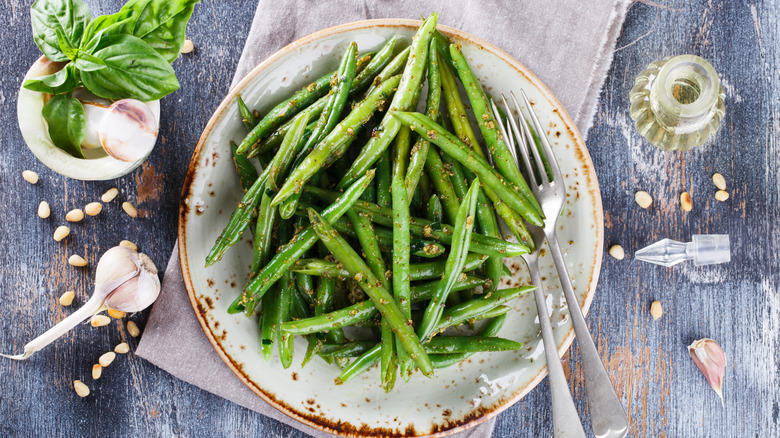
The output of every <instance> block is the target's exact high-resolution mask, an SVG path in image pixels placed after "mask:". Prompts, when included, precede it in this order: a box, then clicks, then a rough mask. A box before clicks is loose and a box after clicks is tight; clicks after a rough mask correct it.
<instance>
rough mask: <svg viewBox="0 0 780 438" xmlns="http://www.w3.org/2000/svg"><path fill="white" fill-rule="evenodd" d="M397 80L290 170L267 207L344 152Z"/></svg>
mask: <svg viewBox="0 0 780 438" xmlns="http://www.w3.org/2000/svg"><path fill="white" fill-rule="evenodd" d="M400 79H401V78H400V77H397V76H395V77H392V78H390V79H388V80H387V81H385V82H384V83H382V85H381V86H380V87H379V88H377V89H376V90H375V91H374V92H373V93H371V94H370V95H369V96H368V97H366V98H365V99H364V100H363V101H362V102H361V103H360V104H358V105H357V106H356V107H355V108H354V109H353V110H352V111H351V112H350V113H349V114H348V115H347V116H346V117H345V118H344V119H343V120H342V121H341V123H339V124H338V125H336V128H335V129H333V131H331V132H330V133H329V134H328V135H327V136H325V138H323V139H322V141H320V142H319V143H317V146H315V147H314V149H312V151H311V153H309V155H308V156H306V158H305V159H304V160H303V161H302V162H301V164H300V165H299V166H298V167H297V168H296V169H295V170H293V171H292V173H291V174H290V175H289V176H288V178H287V181H286V182H285V184H284V185H283V186H282V188H281V189H280V190H279V192H278V193H277V194H276V197H274V199H273V201H272V202H271V205H279V203H280V202H282V201H284V200H285V199H287V198H288V197H289V196H290V195H292V194H293V193H297V192H300V191H301V188H302V187H303V184H305V183H306V181H308V180H309V178H311V177H312V176H313V175H314V174H315V173H317V171H318V170H319V169H321V168H322V167H323V166H325V165H327V164H329V163H332V162H333V161H335V160H336V159H338V158H339V157H341V155H342V154H343V153H344V151H345V150H346V148H347V147H348V146H349V144H351V143H352V141H353V140H354V139H355V137H356V136H357V130H358V129H359V128H360V127H361V126H363V125H364V124H365V123H366V122H367V121H368V120H369V119H370V118H371V116H372V115H373V114H374V112H375V111H376V110H377V108H378V107H379V105H380V104H381V102H383V101H384V100H385V99H387V97H388V96H389V95H390V93H393V92H394V89H395V88H396V87H397V86H398V83H399V81H400Z"/></svg>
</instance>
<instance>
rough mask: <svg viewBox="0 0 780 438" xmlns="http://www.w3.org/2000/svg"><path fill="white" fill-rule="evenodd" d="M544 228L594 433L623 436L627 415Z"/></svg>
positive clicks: (553, 238)
mask: <svg viewBox="0 0 780 438" xmlns="http://www.w3.org/2000/svg"><path fill="white" fill-rule="evenodd" d="M545 231H546V232H545V234H546V235H547V242H548V243H549V245H550V253H551V254H552V257H553V261H554V262H555V267H556V269H557V270H558V277H559V278H560V280H561V286H562V287H563V293H564V295H565V297H566V302H567V303H568V304H569V313H570V314H571V319H572V324H573V325H574V333H575V335H576V336H577V343H578V345H579V349H580V358H581V364H582V371H583V374H584V375H585V390H586V391H587V393H588V410H589V411H590V422H591V427H592V428H593V434H594V435H596V437H599V438H622V437H624V436H626V434H627V433H628V416H627V415H626V411H625V409H624V408H623V405H622V404H621V403H620V399H619V398H618V396H617V394H616V393H615V389H614V388H613V386H612V382H611V381H610V380H609V376H608V375H607V370H606V369H604V364H603V363H602V362H601V357H600V356H599V353H598V351H597V350H596V345H595V344H594V343H593V338H592V337H591V334H590V330H588V324H587V323H586V322H585V317H584V316H583V315H582V310H581V309H580V306H579V301H577V297H576V296H575V295H574V288H573V287H572V285H571V278H570V277H569V272H568V270H567V269H566V263H565V261H564V259H563V254H562V253H561V247H560V246H559V245H558V238H557V237H556V235H555V230H554V229H553V230H549V231H547V230H545Z"/></svg>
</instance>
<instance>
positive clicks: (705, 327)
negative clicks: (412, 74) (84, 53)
mask: <svg viewBox="0 0 780 438" xmlns="http://www.w3.org/2000/svg"><path fill="white" fill-rule="evenodd" d="M29 3H30V2H29V1H21V0H6V1H4V2H2V3H1V4H0V19H1V20H0V22H2V23H3V29H2V31H1V33H0V35H2V38H0V51H1V53H2V55H3V58H2V61H0V77H2V78H3V82H2V84H0V106H1V107H2V112H1V113H0V145H1V146H2V152H0V153H1V154H2V158H1V159H0V187H2V189H1V190H0V205H1V206H2V209H0V223H2V226H3V232H2V234H1V235H0V236H2V237H0V248H2V250H0V272H2V276H1V277H0V290H2V294H3V299H2V300H0V349H2V351H3V352H10V351H16V352H18V351H21V348H22V346H23V344H24V343H25V342H26V341H27V340H29V338H30V337H31V335H32V334H37V333H40V332H42V331H44V330H45V329H46V328H48V327H49V326H50V325H51V324H53V322H54V321H57V320H60V319H61V318H62V317H63V316H64V315H65V314H66V313H67V312H66V311H65V310H63V309H62V308H61V307H60V305H59V304H58V302H57V298H58V297H59V295H60V294H61V293H62V292H64V291H65V290H67V289H73V290H75V291H76V292H77V299H76V302H75V305H80V304H82V303H83V302H84V301H85V300H86V298H87V297H88V296H89V294H90V287H91V285H90V282H91V280H90V279H91V278H93V275H94V265H95V264H96V262H97V257H98V254H100V253H101V252H102V251H104V250H105V249H107V248H109V247H110V246H112V245H115V244H116V243H118V242H119V241H120V240H121V239H130V240H134V241H138V242H143V250H144V251H145V252H147V253H148V254H150V255H151V256H152V257H153V259H154V261H155V263H157V265H158V266H160V267H162V266H165V263H166V261H167V258H168V255H169V254H170V250H171V248H172V247H173V243H174V240H175V238H176V212H177V208H178V207H177V206H178V200H179V193H180V190H181V184H182V181H183V179H184V174H185V171H186V168H187V164H188V162H189V159H190V154H191V153H192V150H193V149H194V147H195V144H196V142H197V140H198V138H199V136H200V132H201V129H202V128H203V127H204V126H205V124H206V121H207V120H208V118H209V116H210V114H211V112H212V111H213V110H214V109H215V108H216V107H217V105H218V104H219V102H220V101H221V99H222V97H223V96H224V95H225V94H226V93H227V89H228V84H229V83H230V79H231V77H232V74H233V70H234V68H235V66H236V63H237V61H238V58H239V56H240V53H241V48H242V46H243V42H244V38H245V35H246V33H247V31H248V29H249V25H250V23H251V19H252V15H253V13H254V8H255V3H254V2H253V1H249V0H247V1H230V2H224V1H216V0H206V1H204V2H203V3H202V4H200V5H199V6H198V7H197V8H196V9H195V14H194V16H193V19H192V21H191V23H190V27H189V37H190V38H191V39H192V40H193V41H194V42H195V46H196V50H195V52H194V53H192V54H189V55H187V56H183V57H182V58H181V59H179V60H178V61H176V62H175V63H174V67H175V69H176V71H177V74H178V77H179V79H180V81H181V83H182V84H183V87H182V88H181V89H180V90H179V91H177V92H176V93H174V94H172V95H171V96H169V97H167V98H166V99H164V100H163V101H162V111H163V114H164V117H163V118H162V125H161V127H160V142H159V144H158V146H157V148H156V149H155V151H154V152H153V153H152V155H151V157H150V159H149V161H148V164H147V165H146V166H145V167H144V168H141V169H138V170H137V171H135V172H133V173H131V174H130V175H128V176H126V177H124V178H121V179H119V180H116V181H108V182H80V181H75V180H69V179H66V178H63V177H61V176H58V175H57V174H55V173H53V172H52V171H50V170H48V169H46V168H45V167H44V166H42V165H41V164H40V163H39V162H38V161H37V160H36V159H35V157H34V156H33V155H32V154H31V153H30V151H29V150H28V149H27V148H26V147H25V145H24V142H23V140H22V137H21V134H20V133H19V129H18V127H17V121H16V95H17V90H18V88H19V86H20V83H21V79H22V77H23V75H24V73H25V71H26V70H27V68H28V67H29V65H30V64H31V63H32V62H33V61H34V60H35V59H36V58H37V57H38V56H39V52H38V49H37V47H36V46H35V44H34V43H33V40H32V37H31V31H30V24H29ZM87 3H88V4H89V6H90V7H91V8H92V11H93V12H94V13H95V14H101V13H111V12H113V11H115V10H117V9H118V8H119V7H120V6H121V4H122V1H121V0H103V1H97V0H91V1H88V2H87ZM663 3H666V4H669V5H670V6H671V7H673V8H676V9H677V10H671V9H660V8H656V7H651V6H648V5H645V4H641V3H636V4H634V5H633V7H632V8H631V9H630V11H629V13H628V17H627V19H626V23H625V26H624V29H623V34H622V36H621V37H620V40H619V41H618V50H617V52H616V54H615V60H614V63H613V66H612V68H611V70H610V72H609V77H608V79H607V81H606V84H605V86H604V90H603V92H602V94H601V100H600V105H599V110H598V113H597V115H596V119H595V123H594V127H593V129H592V130H591V132H590V134H589V140H588V148H589V150H590V153H591V156H592V157H593V161H594V163H595V167H596V171H597V173H598V176H599V181H600V185H601V190H602V196H603V201H604V211H605V217H606V242H605V244H606V245H611V244H613V243H619V244H621V245H623V247H624V248H625V249H626V250H627V253H628V258H627V259H626V260H623V261H616V260H614V259H611V258H610V257H609V256H605V260H604V264H603V268H602V271H601V279H600V281H599V289H598V292H597V294H596V296H595V299H594V301H593V306H592V307H591V311H590V315H589V316H588V320H589V322H590V326H591V330H592V331H593V332H594V333H595V334H596V338H597V343H598V345H599V347H600V349H601V351H602V357H603V358H604V361H605V363H606V364H607V367H608V369H609V370H610V372H611V375H612V376H613V380H614V382H615V384H616V386H617V390H618V393H619V394H620V395H621V397H622V398H623V402H624V404H625V405H626V406H627V410H628V412H629V414H630V417H631V435H632V436H636V437H655V436H659V437H663V436H669V437H695V436H709V437H737V436H739V437H748V436H750V437H776V436H778V435H780V429H779V428H778V411H780V383H778V380H780V379H779V378H778V377H779V376H778V367H779V366H780V339H779V338H780V335H779V333H780V293H779V292H778V291H777V286H778V279H779V278H780V277H779V275H778V272H780V256H778V248H780V225H779V223H778V220H777V218H778V216H780V209H779V208H778V201H780V199H778V195H779V194H780V187H779V185H780V183H779V182H778V181H779V180H778V171H779V170H780V169H779V168H778V167H779V164H780V151H778V127H779V123H778V110H779V109H780V88H778V87H777V85H776V84H777V83H778V82H777V81H778V79H780V78H778V67H780V42H779V41H778V38H779V37H780V34H779V33H778V32H779V31H780V22H778V16H780V6H779V5H778V4H777V2H771V1H768V2H760V1H759V2H756V3H753V4H747V3H743V2H741V1H731V0H721V1H717V0H714V1H704V0H694V1H687V2H683V1H675V2H663ZM314 19H316V18H314ZM444 20H445V22H446V19H444ZM280 25H283V24H280ZM682 53H693V54H697V55H701V56H703V57H705V58H707V59H708V60H710V61H711V62H712V64H713V65H714V66H715V68H716V69H717V70H718V71H719V72H720V74H721V79H722V80H723V85H724V89H725V90H726V95H727V101H726V105H727V115H726V118H725V119H724V121H723V125H724V126H723V129H721V131H720V133H719V134H718V136H717V137H716V138H715V140H714V141H712V142H711V143H710V144H709V145H707V146H705V147H703V148H700V149H697V150H695V151H692V152H688V153H685V154H682V153H663V152H661V151H659V150H656V149H654V148H653V147H651V146H648V145H647V144H646V143H645V142H644V141H643V140H642V139H641V137H639V136H638V135H637V133H636V131H635V130H634V128H633V125H632V122H631V120H630V118H629V116H628V97H627V96H628V91H629V90H630V88H631V86H632V83H633V79H634V77H635V76H636V75H637V74H638V73H639V72H640V71H641V70H642V69H643V67H644V66H645V65H646V64H647V63H649V62H650V61H653V60H655V59H657V58H659V57H664V56H670V55H675V54H682ZM521 61H522V60H521ZM24 169H32V170H35V171H37V172H38V173H39V174H40V175H41V181H40V182H39V183H38V185H36V186H31V185H29V184H27V183H26V182H24V181H23V180H22V178H21V172H22V170H24ZM714 172H720V173H722V174H723V175H724V176H725V177H726V180H727V182H728V186H729V189H728V190H729V192H730V193H731V198H730V199H729V200H728V201H726V202H725V203H719V202H717V201H715V200H714V198H713V195H714V192H715V188H714V186H713V184H712V183H711V181H710V177H711V175H712V174H713V173H714ZM112 186H117V187H119V189H120V191H121V193H122V194H121V195H120V198H119V200H125V199H127V200H130V201H133V202H136V203H137V204H138V207H139V208H140V209H141V211H142V212H143V213H145V216H146V217H144V218H142V219H130V218H129V217H127V216H126V215H125V214H124V213H123V212H121V210H120V209H119V204H118V201H114V202H113V203H112V204H111V205H110V206H108V207H107V208H106V209H105V210H104V212H103V213H101V215H99V216H98V217H96V218H89V219H88V220H86V221H84V222H82V223H79V224H74V225H72V227H71V228H72V230H73V233H72V236H71V238H69V240H68V241H67V243H65V244H56V243H55V242H54V241H53V240H52V239H51V235H52V232H53V230H54V228H55V227H56V225H57V224H59V223H62V222H63V221H64V218H63V217H64V213H65V212H66V211H67V210H69V209H71V208H76V207H81V206H83V205H85V204H86V203H87V202H90V201H93V200H96V199H97V198H98V197H99V196H100V194H101V193H103V192H104V191H105V190H106V189H108V188H110V187H112ZM640 189H642V190H647V191H648V192H650V193H651V194H652V195H653V197H654V199H655V201H654V204H653V206H652V207H651V208H650V209H649V210H647V211H645V210H641V209H639V208H637V206H636V205H635V203H634V201H633V194H634V192H635V191H636V190H640ZM684 190H687V191H689V192H691V194H692V195H693V199H694V204H695V207H694V210H693V211H692V212H691V213H684V212H682V210H681V209H680V207H679V201H678V199H679V194H680V192H682V191H684ZM44 199H45V200H47V201H48V202H49V203H50V204H51V206H52V211H53V215H52V218H50V219H48V220H40V219H38V218H37V216H36V215H35V212H36V208H37V205H38V202H39V201H40V200H44ZM106 230H110V231H106ZM694 233H728V234H729V235H730V236H731V241H732V254H733V261H732V262H731V263H730V264H728V265H720V266H710V267H701V268H695V267H693V266H690V265H681V266H677V267H674V268H661V267H656V266H652V265H647V264H642V263H640V262H636V261H634V260H632V257H631V255H632V254H633V253H634V252H635V251H636V250H637V249H639V248H641V247H642V246H644V245H646V244H647V243H650V242H653V241H655V240H657V239H660V238H663V237H672V238H677V239H680V240H685V239H689V238H690V236H691V234H694ZM72 253H79V254H82V255H85V257H86V258H87V260H89V262H90V263H91V265H90V266H91V267H90V268H88V269H74V268H72V267H70V266H68V265H67V262H66V260H67V257H68V255H70V254H72ZM653 300H660V301H661V302H662V303H663V305H664V316H663V317H662V318H661V319H660V320H658V321H653V320H652V318H651V317H650V315H649V305H650V302H652V301H653ZM182 311H183V312H189V311H191V310H190V309H182ZM146 316H147V313H143V314H140V315H135V316H133V317H131V319H132V320H134V321H136V322H138V323H139V325H141V327H143V322H144V321H145V318H146ZM701 337H711V338H714V339H716V340H717V341H719V342H720V343H721V345H722V346H723V348H724V350H725V351H726V355H727V357H728V368H727V371H726V383H725V407H721V405H720V401H719V400H718V399H717V396H715V394H714V393H713V392H712V391H711V390H710V389H709V387H708V386H707V384H706V383H705V381H704V379H703V377H702V376H701V375H700V373H699V372H698V371H697V370H696V369H695V367H694V366H693V363H692V361H691V360H690V358H689V357H688V352H687V351H686V348H685V347H686V345H688V344H689V343H691V341H693V340H694V339H697V338H701ZM123 340H127V341H128V342H130V344H131V346H132V347H134V346H135V344H136V340H134V339H132V338H129V337H128V336H127V335H126V333H125V332H123V331H122V330H121V329H120V326H119V325H118V324H117V323H112V325H111V326H110V327H109V328H108V329H103V330H95V329H92V328H90V327H89V326H81V327H78V328H77V329H76V330H75V331H74V333H73V334H72V335H69V336H66V337H64V338H63V339H61V340H59V341H58V342H56V343H55V344H53V345H52V346H50V347H49V348H47V349H46V350H44V351H42V352H40V353H38V354H37V356H36V357H35V360H34V361H32V362H26V363H25V362H22V363H19V362H12V361H9V360H2V361H0V388H2V389H0V430H2V432H3V433H5V434H9V435H11V436H17V435H36V436H98V435H106V434H107V435H111V436H120V435H125V436H169V435H181V436H216V435H224V436H255V435H261V436H269V437H276V436H279V437H289V436H303V434H302V433H300V432H298V431H296V430H295V429H292V428H290V427H288V426H286V425H283V424H281V423H278V422H276V421H274V420H270V419H267V418H265V417H262V416H260V415H258V414H256V413H254V412H252V411H249V410H246V409H244V408H241V407H239V406H236V405H234V404H232V403H229V402H227V401H225V400H223V399H221V398H219V397H216V396H214V395H211V394H209V393H207V392H204V391H202V390H200V389H198V388H196V387H194V386H191V385H189V384H186V383H183V382H181V381H178V380H176V379H174V378H172V377H171V376H170V375H168V374H167V373H165V372H163V371H161V370H159V369H157V368H155V367H154V366H151V365H150V364H148V363H147V362H145V361H143V360H141V359H139V358H137V357H134V356H133V355H132V354H131V355H128V356H127V357H124V356H123V357H120V358H118V360H117V361H116V362H115V363H114V364H112V365H111V366H110V367H109V368H107V369H106V370H105V371H104V373H103V376H102V377H101V379H100V380H99V381H98V382H95V383H93V382H92V380H91V377H90V375H89V374H90V369H91V366H92V364H93V363H95V362H96V361H97V358H98V356H99V355H100V354H101V353H103V352H104V351H106V349H107V348H109V347H110V346H112V345H115V344H116V343H118V342H121V341H123ZM575 352H576V343H575ZM574 358H576V355H570V356H569V357H567V358H566V360H565V364H566V365H567V372H568V374H569V375H570V377H571V379H572V381H573V384H572V386H573V390H574V393H575V395H576V400H577V404H578V407H579V409H580V412H581V413H584V412H585V410H586V401H585V397H584V391H583V384H582V375H581V371H580V370H579V368H578V367H577V365H576V360H575V359H574ZM77 378H78V379H82V380H84V381H86V382H89V384H90V387H91V388H92V390H93V395H92V396H90V397H88V398H86V399H80V398H78V397H76V395H75V394H74V392H73V389H72V386H71V381H72V380H73V379H77ZM549 403H550V397H549V391H548V389H547V385H546V382H543V383H542V384H541V385H540V386H539V387H538V388H537V389H535V390H534V391H533V392H532V393H531V394H529V395H528V396H527V397H526V398H524V399H523V400H521V401H520V402H518V403H517V404H516V405H515V406H513V407H512V408H510V409H509V410H508V411H506V412H505V413H503V414H502V415H501V416H500V417H499V420H498V424H497V427H496V431H495V436H496V437H510V436H512V437H513V436H524V437H525V436H527V437H532V436H534V437H535V436H551V433H550V410H549Z"/></svg>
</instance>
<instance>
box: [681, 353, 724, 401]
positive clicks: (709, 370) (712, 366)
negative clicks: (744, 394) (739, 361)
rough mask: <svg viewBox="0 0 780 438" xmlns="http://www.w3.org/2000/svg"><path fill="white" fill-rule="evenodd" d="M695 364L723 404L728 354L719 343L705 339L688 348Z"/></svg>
mask: <svg viewBox="0 0 780 438" xmlns="http://www.w3.org/2000/svg"><path fill="white" fill-rule="evenodd" d="M688 352H689V353H690V354H691V358H693V363H695V364H696V367H697V368H699V371H701V372H702V374H704V377H705V378H706V379H707V382H709V384H710V386H712V389H714V390H715V393H717V394H718V397H720V402H721V404H723V376H724V375H725V374H726V354H725V353H724V352H723V349H722V348H720V345H718V343H717V342H715V341H713V340H712V339H708V338H704V339H699V340H698V341H693V343H692V344H691V345H689V346H688Z"/></svg>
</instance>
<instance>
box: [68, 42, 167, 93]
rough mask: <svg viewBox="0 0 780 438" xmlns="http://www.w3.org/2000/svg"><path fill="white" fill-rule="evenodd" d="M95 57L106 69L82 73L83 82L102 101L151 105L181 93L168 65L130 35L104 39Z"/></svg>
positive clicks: (153, 51)
mask: <svg viewBox="0 0 780 438" xmlns="http://www.w3.org/2000/svg"><path fill="white" fill-rule="evenodd" d="M94 56H95V57H96V58H98V59H100V60H101V61H102V62H103V63H105V67H104V68H102V69H100V70H94V71H82V72H81V82H83V83H84V86H85V87H86V88H87V90H89V91H91V92H93V93H95V94H97V95H98V96H100V97H105V98H107V99H126V98H134V99H138V100H140V101H144V102H148V101H150V100H157V99H160V98H161V97H163V96H165V95H167V94H170V93H172V92H174V91H176V90H177V89H179V81H178V80H177V79H176V74H175V73H174V71H173V68H172V67H171V65H170V64H169V63H168V61H166V60H165V58H163V57H162V55H160V54H159V53H157V52H156V51H155V50H154V49H152V48H151V47H149V45H148V44H146V43H145V42H143V41H142V40H141V39H140V38H136V37H134V36H130V35H111V36H108V37H105V38H103V39H102V40H101V42H100V45H99V46H98V50H97V51H96V52H95V53H94Z"/></svg>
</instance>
